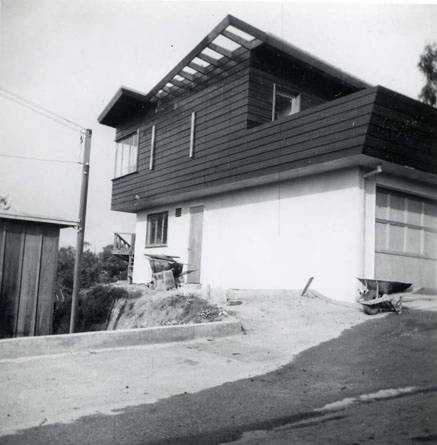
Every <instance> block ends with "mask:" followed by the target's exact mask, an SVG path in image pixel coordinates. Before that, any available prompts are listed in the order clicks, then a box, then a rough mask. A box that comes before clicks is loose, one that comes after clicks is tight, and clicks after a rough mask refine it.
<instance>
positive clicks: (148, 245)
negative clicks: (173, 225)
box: [145, 210, 169, 249]
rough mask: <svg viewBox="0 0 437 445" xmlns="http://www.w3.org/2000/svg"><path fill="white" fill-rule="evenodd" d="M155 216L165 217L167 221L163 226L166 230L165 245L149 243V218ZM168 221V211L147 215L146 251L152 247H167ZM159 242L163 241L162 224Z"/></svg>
mask: <svg viewBox="0 0 437 445" xmlns="http://www.w3.org/2000/svg"><path fill="white" fill-rule="evenodd" d="M156 215H165V216H166V219H167V224H166V226H165V228H166V234H165V235H166V236H165V238H166V242H165V243H163V242H162V243H156V244H152V243H150V220H149V218H150V217H152V216H156ZM168 220H169V212H168V210H165V211H162V212H155V213H150V214H148V215H147V219H146V245H145V247H146V249H150V248H154V247H166V246H167V245H168ZM160 235H161V241H163V238H164V224H162V228H161V234H160Z"/></svg>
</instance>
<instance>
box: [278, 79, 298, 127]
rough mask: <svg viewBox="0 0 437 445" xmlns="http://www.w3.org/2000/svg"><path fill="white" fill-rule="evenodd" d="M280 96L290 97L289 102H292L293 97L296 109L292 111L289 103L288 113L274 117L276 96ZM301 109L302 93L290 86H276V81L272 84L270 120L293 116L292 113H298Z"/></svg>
mask: <svg viewBox="0 0 437 445" xmlns="http://www.w3.org/2000/svg"><path fill="white" fill-rule="evenodd" d="M278 95H279V96H282V97H286V98H289V99H291V100H290V103H292V100H293V99H296V102H297V108H298V110H297V111H294V112H292V109H293V106H292V105H291V109H290V113H288V114H286V115H283V116H280V117H276V113H277V111H276V108H277V107H276V105H277V96H278ZM300 111H302V94H301V93H300V92H297V91H293V90H292V89H290V88H287V87H283V86H278V85H277V84H276V83H274V84H273V99H272V122H273V121H276V120H278V119H282V118H284V117H288V116H293V115H294V114H297V113H299V112H300Z"/></svg>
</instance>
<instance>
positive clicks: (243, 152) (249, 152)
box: [145, 129, 358, 187]
mask: <svg viewBox="0 0 437 445" xmlns="http://www.w3.org/2000/svg"><path fill="white" fill-rule="evenodd" d="M354 131H358V129H355V130H350V132H351V133H352V134H353V133H354ZM332 134H333V137H337V136H336V133H335V132H333V133H332ZM275 140H276V141H277V142H278V144H279V146H281V144H284V142H283V141H282V139H281V138H278V137H275V138H274V139H272V138H271V137H270V138H267V139H265V140H264V141H260V142H259V145H254V146H251V147H247V146H246V143H245V142H244V141H242V142H240V146H239V145H233V147H234V149H233V154H232V152H229V150H228V147H227V146H223V147H222V148H223V151H224V155H223V156H222V157H220V158H219V160H222V159H225V161H224V162H222V163H224V164H226V163H227V162H228V161H230V160H235V159H237V158H238V157H241V158H244V157H249V158H250V157H251V156H253V155H255V154H257V153H262V152H263V151H266V150H267V148H266V147H268V148H270V147H274V149H276V148H277V145H274V144H275V143H274V141H275ZM318 141H321V143H323V137H322V138H319V139H317V140H311V139H310V138H309V142H308V144H310V145H309V146H308V148H311V147H312V146H314V145H315V144H317V143H318ZM299 144H301V142H300V141H299V142H297V143H295V144H294V145H299ZM287 146H288V147H289V148H290V147H292V146H293V144H291V142H288V145H287ZM301 146H302V147H306V146H305V145H301ZM242 147H244V149H242ZM267 151H268V150H267ZM233 156H235V158H234V157H233ZM209 165H210V166H211V168H213V169H216V168H218V166H219V165H220V164H217V163H214V164H212V163H210V164H209ZM207 168H208V164H204V163H202V164H197V165H196V166H193V168H189V169H186V168H185V169H181V171H182V172H183V173H184V174H185V173H186V174H187V175H192V174H195V173H196V170H197V169H199V172H201V171H203V173H204V174H205V171H206V170H205V169H207ZM170 174H171V176H172V177H176V176H177V175H176V174H175V172H174V171H171V170H170ZM159 176H160V178H163V177H164V176H163V174H161V172H160V175H159ZM157 181H158V182H159V180H158V179H157V178H155V179H154V180H153V181H152V182H150V181H149V182H147V183H145V186H146V187H149V186H151V185H152V184H153V183H155V184H156V183H157ZM164 182H165V179H164Z"/></svg>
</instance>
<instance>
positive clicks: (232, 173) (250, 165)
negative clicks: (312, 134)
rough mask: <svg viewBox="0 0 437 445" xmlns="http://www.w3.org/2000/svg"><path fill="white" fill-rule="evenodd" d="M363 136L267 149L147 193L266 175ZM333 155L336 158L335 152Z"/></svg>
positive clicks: (358, 143) (354, 144)
mask: <svg viewBox="0 0 437 445" xmlns="http://www.w3.org/2000/svg"><path fill="white" fill-rule="evenodd" d="M364 136H365V134H362V135H357V136H353V135H352V136H351V135H350V136H349V137H347V138H345V139H342V138H341V136H338V137H337V138H332V139H331V142H330V143H329V144H319V145H317V144H315V143H313V144H312V145H311V146H307V147H305V149H303V150H299V147H296V150H293V151H291V150H290V151H289V152H281V153H280V154H279V155H277V156H271V154H270V153H268V152H266V153H261V155H259V156H258V157H255V156H251V157H248V158H247V159H246V160H242V161H240V162H238V163H230V165H229V166H227V167H228V168H226V166H223V168H222V169H221V170H220V169H219V168H218V167H216V168H215V169H211V170H210V171H208V172H206V171H205V173H204V174H203V175H188V176H187V177H186V178H185V179H183V180H182V181H181V180H180V179H178V178H173V176H171V177H169V178H168V180H167V181H166V182H165V184H164V185H163V186H161V187H150V186H149V187H147V192H146V196H147V195H149V196H156V195H160V194H161V193H162V192H163V191H165V192H166V194H169V193H172V192H174V191H177V190H179V189H184V188H185V187H189V186H200V185H202V186H206V185H208V184H210V183H211V182H215V181H217V180H221V179H226V178H228V179H229V180H231V179H232V178H233V179H234V180H238V178H239V176H240V175H241V174H243V173H248V174H250V173H251V172H253V173H255V172H256V173H257V174H265V173H264V171H268V170H269V169H268V167H269V166H274V165H278V166H281V165H282V164H284V166H285V165H288V164H289V163H293V162H296V161H298V160H303V159H310V160H311V159H312V157H314V156H319V155H321V154H326V155H329V153H330V152H332V153H335V152H336V151H338V150H346V149H349V148H351V147H359V146H361V147H362V144H363V142H364ZM278 148H280V145H279V146H274V147H273V150H272V151H275V150H277V149H278ZM333 158H335V156H334V155H333ZM287 163H288V164H287ZM284 168H285V167H284ZM279 171H283V169H281V168H280V169H279Z"/></svg>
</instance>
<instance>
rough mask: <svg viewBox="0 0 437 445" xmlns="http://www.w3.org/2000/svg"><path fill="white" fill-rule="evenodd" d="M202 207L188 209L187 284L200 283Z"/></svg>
mask: <svg viewBox="0 0 437 445" xmlns="http://www.w3.org/2000/svg"><path fill="white" fill-rule="evenodd" d="M202 229H203V206H196V207H190V238H189V244H188V268H189V269H190V270H194V271H193V272H191V273H190V274H188V277H187V281H188V283H200V263H201V256H202Z"/></svg>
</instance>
